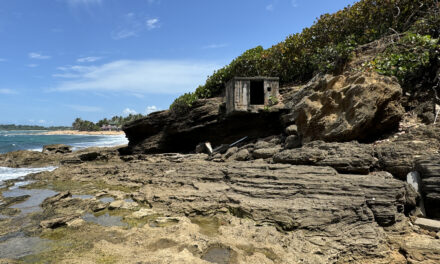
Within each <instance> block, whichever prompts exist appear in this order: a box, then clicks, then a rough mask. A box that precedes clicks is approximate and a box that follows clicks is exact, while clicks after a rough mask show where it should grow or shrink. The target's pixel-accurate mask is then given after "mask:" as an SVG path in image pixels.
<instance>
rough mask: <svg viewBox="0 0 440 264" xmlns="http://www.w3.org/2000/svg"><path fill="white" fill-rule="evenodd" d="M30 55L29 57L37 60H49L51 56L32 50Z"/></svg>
mask: <svg viewBox="0 0 440 264" xmlns="http://www.w3.org/2000/svg"><path fill="white" fill-rule="evenodd" d="M28 55H29V58H31V59H36V60H47V59H50V58H51V57H50V56H47V55H42V54H41V53H37V52H31V53H29V54H28Z"/></svg>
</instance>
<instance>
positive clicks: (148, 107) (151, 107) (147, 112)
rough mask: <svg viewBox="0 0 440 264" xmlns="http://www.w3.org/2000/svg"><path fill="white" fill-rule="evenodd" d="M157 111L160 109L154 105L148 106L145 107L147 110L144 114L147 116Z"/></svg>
mask: <svg viewBox="0 0 440 264" xmlns="http://www.w3.org/2000/svg"><path fill="white" fill-rule="evenodd" d="M159 110H160V109H159V108H157V107H156V106H155V105H150V106H147V108H146V109H145V114H146V115H149V114H151V113H153V112H156V111H159Z"/></svg>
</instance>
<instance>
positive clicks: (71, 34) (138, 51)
mask: <svg viewBox="0 0 440 264" xmlns="http://www.w3.org/2000/svg"><path fill="white" fill-rule="evenodd" d="M353 2H354V1H352V0H350V1H349V0H333V1H328V0H315V1H311V0H309V1H307V0H185V1H182V0H1V1H0V41H1V49H0V124H2V123H3V124H4V123H15V124H39V125H45V126H50V125H70V124H71V123H72V121H73V120H74V119H75V118H76V117H81V118H83V119H87V120H91V121H97V120H99V119H102V118H104V117H112V116H114V115H126V114H128V113H142V114H145V113H148V112H151V111H154V110H159V109H168V107H169V105H170V104H171V103H172V101H173V99H174V98H176V97H177V96H179V95H181V94H182V93H185V92H189V91H193V90H194V89H195V88H196V87H197V86H198V85H200V84H203V83H204V81H205V80H206V77H207V76H208V75H210V74H212V72H213V71H214V70H215V69H218V68H220V67H222V66H224V65H226V64H228V63H229V62H230V61H231V60H232V59H234V58H235V57H237V56H238V55H240V54H241V53H242V52H244V51H245V50H247V49H249V48H253V47H255V46H258V45H262V46H263V47H264V48H268V47H270V46H272V45H274V44H276V43H278V42H280V41H282V40H284V39H285V38H286V37H287V36H288V35H290V34H293V33H297V32H300V31H301V30H302V29H303V28H304V27H308V26H310V25H312V23H313V21H315V19H316V18H317V17H319V15H321V14H323V13H333V12H335V11H337V10H339V9H341V8H343V7H345V6H347V5H348V4H353Z"/></svg>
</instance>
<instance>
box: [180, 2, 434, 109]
mask: <svg viewBox="0 0 440 264" xmlns="http://www.w3.org/2000/svg"><path fill="white" fill-rule="evenodd" d="M438 9H439V6H438V2H437V0H418V1H415V0H361V1H359V2H357V3H355V4H353V5H352V6H348V7H346V8H344V9H343V10H340V11H338V12H336V13H334V14H324V15H322V16H320V17H319V19H318V20H317V21H316V22H315V23H314V24H313V25H312V26H311V27H309V28H305V29H304V30H303V31H302V32H301V33H297V34H293V35H290V36H288V37H287V38H286V39H285V40H284V41H282V42H280V43H278V44H276V45H274V46H272V47H271V48H268V49H266V50H265V49H263V47H261V46H258V47H256V48H253V49H250V50H247V51H245V52H244V53H243V54H242V55H240V56H239V57H237V58H236V59H234V60H233V61H232V62H231V63H230V64H229V65H226V66H224V67H223V68H221V69H219V70H217V71H215V72H214V73H213V74H212V75H211V76H209V77H208V78H207V80H206V83H205V84H204V85H202V86H199V87H198V88H197V89H196V91H195V92H194V94H191V95H189V94H185V95H183V96H182V97H184V98H178V99H176V101H175V102H174V103H173V105H172V108H174V107H180V106H185V107H188V105H191V104H192V102H193V100H196V99H197V98H210V97H214V96H219V95H220V94H222V91H223V89H224V87H225V84H226V83H227V82H228V81H229V80H230V79H231V78H233V77H234V76H244V77H246V76H255V75H260V76H278V77H280V83H281V85H283V84H286V83H292V82H295V83H303V82H306V81H308V80H310V79H311V78H312V77H313V75H314V74H316V73H318V72H331V73H334V72H338V71H339V70H340V69H342V68H343V66H344V64H345V63H346V61H347V60H348V59H349V58H350V55H351V54H352V51H353V50H354V49H355V47H356V46H357V45H362V44H365V43H369V42H371V41H374V40H377V39H379V38H381V37H383V36H385V35H389V34H392V33H396V32H405V31H408V30H410V29H411V30H413V31H414V32H419V33H422V32H425V33H422V34H430V35H432V36H435V37H437V36H438V31H439V27H438V25H439V12H438ZM436 34H437V35H436Z"/></svg>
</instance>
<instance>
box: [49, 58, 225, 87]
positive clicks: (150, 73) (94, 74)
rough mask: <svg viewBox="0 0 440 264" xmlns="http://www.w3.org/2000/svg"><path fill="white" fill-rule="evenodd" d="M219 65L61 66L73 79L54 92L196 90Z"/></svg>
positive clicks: (151, 62)
mask: <svg viewBox="0 0 440 264" xmlns="http://www.w3.org/2000/svg"><path fill="white" fill-rule="evenodd" d="M217 68H219V65H217V64H215V63H210V62H200V61H177V60H141V61H135V60H119V61H114V62H111V63H107V64H102V65H98V66H90V67H85V66H69V67H60V68H59V69H60V70H62V71H63V72H62V73H61V74H73V75H77V76H73V75H72V76H69V77H71V78H72V79H71V80H69V81H64V82H61V83H59V85H58V86H57V87H55V88H54V89H52V90H53V91H78V90H87V91H113V92H124V93H127V94H143V93H154V94H178V93H183V92H188V91H192V90H194V88H195V87H197V85H200V84H202V83H204V82H205V80H206V76H208V75H209V74H212V72H213V71H214V70H215V69H217Z"/></svg>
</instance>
